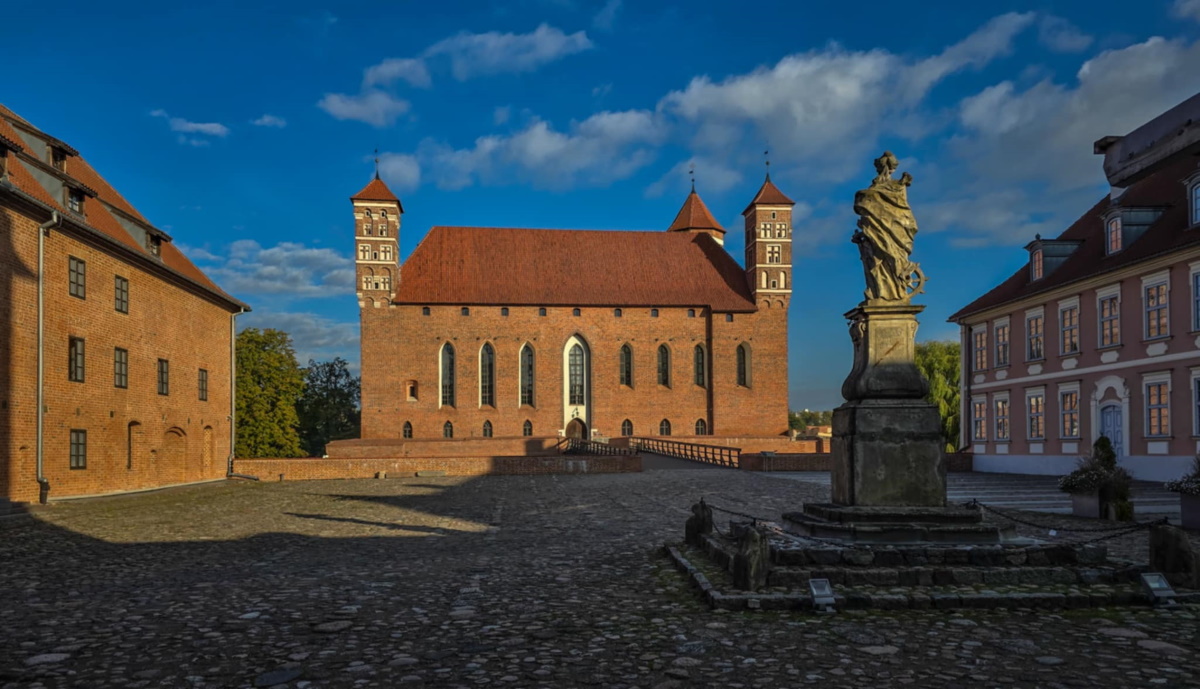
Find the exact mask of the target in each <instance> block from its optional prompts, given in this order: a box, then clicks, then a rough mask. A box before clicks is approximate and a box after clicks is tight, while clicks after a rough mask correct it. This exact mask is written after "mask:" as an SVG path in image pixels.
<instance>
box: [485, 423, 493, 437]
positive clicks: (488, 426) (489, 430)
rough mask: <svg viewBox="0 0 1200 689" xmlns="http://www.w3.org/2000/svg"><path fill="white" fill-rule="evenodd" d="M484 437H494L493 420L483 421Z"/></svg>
mask: <svg viewBox="0 0 1200 689" xmlns="http://www.w3.org/2000/svg"><path fill="white" fill-rule="evenodd" d="M483 437H485V438H490V437H492V422H491V421H484V422H483Z"/></svg>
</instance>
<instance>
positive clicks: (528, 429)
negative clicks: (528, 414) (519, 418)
mask: <svg viewBox="0 0 1200 689" xmlns="http://www.w3.org/2000/svg"><path fill="white" fill-rule="evenodd" d="M521 435H524V436H531V435H533V422H532V421H530V420H528V419H526V420H525V425H524V426H523V427H522V428H521Z"/></svg>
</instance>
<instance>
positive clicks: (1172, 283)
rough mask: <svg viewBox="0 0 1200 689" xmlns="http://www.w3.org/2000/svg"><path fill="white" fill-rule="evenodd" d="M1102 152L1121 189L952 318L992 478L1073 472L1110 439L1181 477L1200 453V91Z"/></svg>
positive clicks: (1143, 463) (976, 438)
mask: <svg viewBox="0 0 1200 689" xmlns="http://www.w3.org/2000/svg"><path fill="white" fill-rule="evenodd" d="M1193 122H1195V123H1196V124H1193ZM1096 152H1097V153H1103V154H1105V158H1106V160H1105V172H1106V174H1107V176H1108V180H1109V182H1110V184H1112V192H1111V194H1109V195H1108V196H1106V197H1105V198H1103V199H1101V200H1100V201H1099V202H1098V203H1097V204H1096V205H1095V206H1093V207H1092V208H1090V209H1088V210H1087V211H1086V212H1085V213H1084V214H1083V215H1082V216H1080V218H1079V219H1078V220H1076V221H1075V223H1074V224H1073V225H1071V226H1070V227H1069V228H1067V230H1066V231H1065V232H1063V233H1062V234H1061V235H1059V236H1058V237H1056V238H1054V239H1043V238H1042V237H1040V236H1039V237H1037V238H1036V239H1034V241H1032V242H1030V243H1029V244H1028V245H1027V246H1026V247H1025V248H1026V250H1027V251H1028V252H1029V263H1028V264H1027V265H1026V266H1025V267H1023V268H1022V269H1020V270H1018V271H1017V272H1016V273H1015V274H1014V275H1013V276H1012V277H1010V278H1009V279H1007V280H1005V281H1004V282H1003V283H1001V284H1000V285H999V286H997V287H996V288H994V289H992V290H991V291H989V292H988V293H986V294H984V295H983V296H981V297H979V298H978V299H976V300H975V301H973V302H971V303H970V304H968V305H967V306H965V307H963V308H962V309H961V310H959V311H958V312H957V313H955V314H954V315H953V316H951V317H950V320H951V322H954V323H958V324H959V326H960V328H961V337H962V351H963V361H962V377H961V380H962V382H961V392H962V403H963V408H962V445H963V446H965V447H969V448H971V449H972V450H973V452H974V454H975V465H974V466H975V469H976V470H977V471H992V472H1008V473H1028V474H1065V473H1067V472H1068V471H1070V470H1071V469H1072V468H1073V467H1074V465H1075V462H1076V461H1077V459H1078V457H1079V456H1080V455H1081V454H1086V453H1087V452H1089V451H1090V448H1091V444H1092V443H1093V442H1094V441H1095V440H1096V439H1097V438H1098V437H1100V436H1101V435H1104V436H1107V437H1108V438H1109V439H1110V440H1111V441H1112V442H1113V445H1114V447H1115V448H1116V450H1117V454H1118V456H1119V457H1120V461H1121V464H1122V465H1123V466H1125V467H1126V468H1128V469H1129V470H1130V471H1131V472H1132V473H1133V475H1134V476H1135V477H1136V478H1141V479H1150V480H1165V479H1172V478H1177V477H1179V476H1180V475H1182V474H1184V473H1186V472H1187V470H1188V468H1189V467H1190V464H1191V461H1192V457H1193V456H1195V455H1196V453H1197V451H1198V450H1200V157H1197V156H1198V153H1200V95H1197V96H1194V97H1192V98H1191V99H1189V100H1188V101H1185V102H1184V103H1182V104H1181V105H1179V106H1177V107H1175V108H1173V109H1171V110H1170V111H1168V112H1166V113H1164V114H1163V115H1160V116H1159V117H1157V118H1155V119H1154V120H1152V121H1150V122H1148V123H1147V124H1145V125H1143V126H1142V127H1139V128H1138V129H1137V130H1135V131H1133V132H1131V133H1130V134H1129V135H1127V136H1125V137H1105V138H1104V139H1101V140H1100V141H1097V142H1096Z"/></svg>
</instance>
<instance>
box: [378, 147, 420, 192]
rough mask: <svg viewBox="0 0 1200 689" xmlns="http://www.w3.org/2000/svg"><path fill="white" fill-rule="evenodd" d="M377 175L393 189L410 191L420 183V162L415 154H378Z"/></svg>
mask: <svg viewBox="0 0 1200 689" xmlns="http://www.w3.org/2000/svg"><path fill="white" fill-rule="evenodd" d="M379 176H380V177H383V179H384V181H385V182H387V183H388V186H389V187H390V188H392V189H393V190H395V191H411V190H413V189H416V188H417V187H418V186H419V185H420V184H421V164H420V163H419V162H417V159H416V157H415V156H411V155H407V154H402V153H383V154H381V155H380V156H379Z"/></svg>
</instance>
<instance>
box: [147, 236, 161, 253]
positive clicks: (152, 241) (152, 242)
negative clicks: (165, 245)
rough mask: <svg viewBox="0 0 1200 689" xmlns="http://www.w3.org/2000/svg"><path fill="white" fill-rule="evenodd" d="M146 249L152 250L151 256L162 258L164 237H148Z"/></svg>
mask: <svg viewBox="0 0 1200 689" xmlns="http://www.w3.org/2000/svg"><path fill="white" fill-rule="evenodd" d="M146 248H147V249H149V250H150V253H151V255H154V256H162V237H159V236H158V235H154V234H148V235H146Z"/></svg>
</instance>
